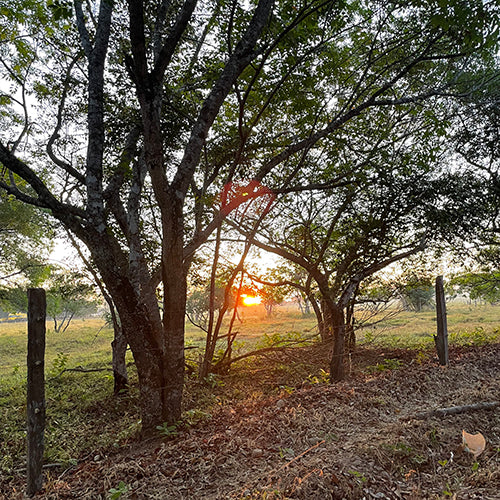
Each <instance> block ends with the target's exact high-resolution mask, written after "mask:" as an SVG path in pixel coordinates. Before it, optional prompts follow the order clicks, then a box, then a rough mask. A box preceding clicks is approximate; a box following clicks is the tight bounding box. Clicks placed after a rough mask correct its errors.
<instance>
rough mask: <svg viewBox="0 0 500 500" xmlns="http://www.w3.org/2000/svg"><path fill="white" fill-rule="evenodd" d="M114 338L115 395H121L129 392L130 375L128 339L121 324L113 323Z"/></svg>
mask: <svg viewBox="0 0 500 500" xmlns="http://www.w3.org/2000/svg"><path fill="white" fill-rule="evenodd" d="M113 330H114V334H115V335H114V339H113V341H112V342H111V351H112V357H113V362H112V364H113V378H114V388H113V393H114V395H115V396H120V395H123V394H125V393H127V392H128V376H127V364H126V361H125V354H126V353H127V339H126V338H125V335H123V331H122V328H121V326H120V325H119V324H116V325H113Z"/></svg>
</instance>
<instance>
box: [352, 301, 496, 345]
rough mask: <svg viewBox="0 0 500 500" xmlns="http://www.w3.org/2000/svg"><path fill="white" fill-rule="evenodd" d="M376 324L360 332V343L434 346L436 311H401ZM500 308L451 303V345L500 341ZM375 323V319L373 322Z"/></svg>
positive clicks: (448, 318)
mask: <svg viewBox="0 0 500 500" xmlns="http://www.w3.org/2000/svg"><path fill="white" fill-rule="evenodd" d="M384 315H386V314H385V313H384V314H381V315H380V316H379V317H376V319H380V320H382V321H381V322H380V323H378V324H377V325H374V326H371V327H367V328H363V329H361V330H360V331H358V333H357V337H358V339H359V341H360V342H361V343H367V344H374V345H383V346H391V347H407V348H420V347H422V346H426V345H434V339H433V336H434V335H435V333H436V312H435V311H434V310H426V311H422V312H418V313H417V312H400V313H398V314H397V315H396V316H394V317H390V318H388V319H386V320H384V319H383V318H384ZM499 317H500V307H499V306H492V305H489V304H488V305H468V304H463V303H451V304H448V306H447V323H448V334H449V340H450V343H457V344H469V345H470V344H474V343H484V342H486V341H496V340H498V338H499V327H500V321H499ZM372 321H373V319H372Z"/></svg>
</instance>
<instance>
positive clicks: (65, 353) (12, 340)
mask: <svg viewBox="0 0 500 500" xmlns="http://www.w3.org/2000/svg"><path fill="white" fill-rule="evenodd" d="M499 313H500V307H493V306H490V305H481V306H474V305H464V304H451V305H450V306H449V308H448V327H449V333H450V342H452V343H453V342H455V343H461V344H464V345H468V344H470V345H474V344H482V343H486V342H489V341H498V340H499V338H500V329H499V322H500V314H499ZM47 328H48V330H47V343H46V362H45V368H46V381H47V382H46V399H47V428H46V457H45V458H46V461H47V462H49V463H50V462H57V463H63V464H71V463H73V462H74V461H75V460H77V459H78V460H80V459H82V456H84V455H85V454H86V453H91V454H92V453H99V450H100V449H106V448H109V447H110V446H116V447H119V446H121V444H123V443H125V442H126V441H127V439H128V438H130V437H131V436H133V435H134V434H135V433H136V431H137V430H138V428H139V421H138V418H139V417H138V414H137V410H136V405H135V402H136V398H137V397H138V395H137V385H136V383H135V382H136V374H135V372H134V368H133V365H132V356H131V355H130V353H129V354H127V356H128V361H129V362H130V378H131V391H130V394H129V395H128V396H127V397H124V398H121V399H117V398H114V397H113V396H112V391H113V380H112V374H111V371H110V364H111V349H110V342H111V340H112V331H111V330H110V329H109V328H104V321H102V320H100V319H87V320H75V321H73V322H72V324H71V325H70V327H69V328H68V330H67V331H66V332H65V333H55V332H54V331H53V330H51V325H50V324H47ZM234 329H235V330H236V331H238V332H239V333H238V335H239V337H238V338H239V340H238V346H239V347H238V348H239V349H240V350H242V351H244V350H248V349H253V348H254V347H255V346H256V345H259V344H260V345H264V344H265V342H267V345H269V344H270V343H271V341H272V340H273V338H274V339H276V338H277V337H280V336H287V335H288V336H290V335H292V336H293V337H294V338H300V337H311V336H312V335H314V334H315V332H316V328H315V319H314V317H313V316H309V317H303V316H301V315H300V313H299V312H298V311H297V310H293V309H291V308H290V307H281V308H278V309H277V311H276V314H275V316H274V317H273V318H271V319H269V318H267V317H266V315H265V310H264V308H263V307H262V306H254V307H251V308H246V309H245V310H244V311H243V312H242V314H241V321H238V320H237V321H236V323H235V326H234ZM434 330H435V313H434V312H433V311H425V312H422V313H418V314H417V313H400V314H398V315H396V316H393V317H391V318H388V319H386V320H385V321H382V322H380V323H378V324H376V325H375V326H372V327H370V328H366V329H363V330H361V331H360V332H358V338H359V341H360V343H362V344H370V345H375V346H379V345H382V346H384V345H386V346H390V347H409V348H416V349H432V348H433V338H432V334H433V333H434ZM186 336H187V341H188V343H189V344H191V345H193V346H200V347H201V346H202V345H203V341H204V336H203V332H201V331H200V330H199V329H197V328H195V327H193V326H192V325H191V324H188V325H187V332H186ZM26 341H27V333H26V324H25V323H0V442H2V455H0V474H2V473H3V474H5V473H7V474H11V473H14V472H15V471H16V470H17V469H18V468H19V467H22V463H23V456H24V454H25V451H24V446H25V407H26V403H25V398H26V395H25V391H26V382H25V381H26ZM199 352H200V351H198V350H197V349H192V350H190V351H189V353H190V355H191V356H192V359H193V360H195V359H197V357H198V354H199ZM75 367H85V368H100V369H102V371H97V372H92V373H78V372H73V371H64V372H63V370H64V369H65V368H75ZM237 370H238V366H237V365H236V366H235V367H234V371H237ZM61 372H63V373H61ZM306 376H307V374H306ZM226 382H227V383H228V384H229V383H230V381H229V380H227V381H226ZM224 383H225V382H223V381H221V385H223V384H224ZM193 387H194V386H193ZM214 388H215V387H212V388H210V387H208V388H207V387H205V388H201V386H200V384H198V385H197V386H196V391H198V392H196V394H194V393H193V392H190V391H192V387H187V389H186V391H187V393H188V394H187V397H186V399H187V400H188V401H190V404H191V405H193V404H194V405H195V406H196V407H198V406H199V407H202V408H207V407H209V406H210V405H211V404H220V398H219V396H218V395H217V394H216V391H214V390H213V389H214ZM193 402H194V403H193ZM117 419H119V422H120V423H119V425H118V426H117V425H116V421H117ZM96 429H98V431H96Z"/></svg>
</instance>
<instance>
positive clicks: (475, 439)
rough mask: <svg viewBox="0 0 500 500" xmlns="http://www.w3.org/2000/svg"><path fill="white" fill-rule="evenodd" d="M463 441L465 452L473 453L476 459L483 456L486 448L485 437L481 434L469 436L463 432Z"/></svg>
mask: <svg viewBox="0 0 500 500" xmlns="http://www.w3.org/2000/svg"><path fill="white" fill-rule="evenodd" d="M462 441H463V444H464V449H465V451H468V452H470V453H472V454H473V455H474V458H476V457H478V456H479V455H481V453H482V452H483V451H484V449H485V448H486V439H484V436H483V435H482V434H481V433H480V432H478V433H477V434H469V433H468V432H465V431H464V430H463V431H462Z"/></svg>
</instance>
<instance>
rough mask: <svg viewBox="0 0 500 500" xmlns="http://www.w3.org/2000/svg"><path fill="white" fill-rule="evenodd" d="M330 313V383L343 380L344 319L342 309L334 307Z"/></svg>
mask: <svg viewBox="0 0 500 500" xmlns="http://www.w3.org/2000/svg"><path fill="white" fill-rule="evenodd" d="M331 312H332V329H333V353H332V358H331V361H330V382H339V381H341V380H344V378H345V368H344V351H345V329H346V328H345V317H344V311H343V309H342V308H340V307H338V306H337V305H334V307H333V310H332V311H331Z"/></svg>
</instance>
